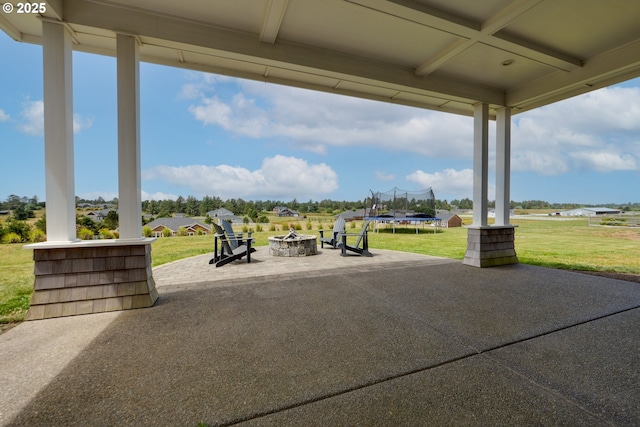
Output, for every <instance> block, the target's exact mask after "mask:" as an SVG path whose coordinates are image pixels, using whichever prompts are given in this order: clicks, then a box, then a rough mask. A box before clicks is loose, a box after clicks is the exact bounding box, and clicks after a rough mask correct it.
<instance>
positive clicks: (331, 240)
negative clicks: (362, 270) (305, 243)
mask: <svg viewBox="0 0 640 427" xmlns="http://www.w3.org/2000/svg"><path fill="white" fill-rule="evenodd" d="M318 231H319V232H320V247H321V248H324V244H325V243H326V244H328V245H329V246H331V247H332V248H333V249H336V248H337V247H338V243H340V235H341V234H342V233H344V218H338V219H337V220H336V222H335V223H334V224H333V232H332V233H331V237H324V230H318Z"/></svg>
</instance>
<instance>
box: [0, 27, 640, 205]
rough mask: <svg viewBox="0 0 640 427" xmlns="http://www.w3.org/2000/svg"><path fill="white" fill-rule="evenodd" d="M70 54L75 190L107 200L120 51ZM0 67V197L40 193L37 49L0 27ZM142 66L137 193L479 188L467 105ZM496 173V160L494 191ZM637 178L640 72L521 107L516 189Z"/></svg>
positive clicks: (280, 196) (606, 192) (112, 179)
mask: <svg viewBox="0 0 640 427" xmlns="http://www.w3.org/2000/svg"><path fill="white" fill-rule="evenodd" d="M73 61H74V63H73V67H74V68H73V73H74V87H73V89H74V129H75V131H74V142H75V185H76V194H77V195H78V196H80V197H83V198H89V199H93V198H97V197H98V196H101V197H103V198H105V199H107V200H108V199H111V198H113V197H117V188H118V181H117V179H118V178H117V123H116V63H115V58H111V57H104V56H97V55H90V54H84V53H78V52H75V53H74V56H73ZM0 70H1V71H0V72H1V75H0V152H1V153H2V154H1V158H2V161H1V165H2V167H1V169H2V178H0V199H5V198H6V197H7V196H8V195H10V194H17V195H20V196H27V197H31V196H33V195H37V196H38V197H39V198H40V199H41V200H42V199H44V196H45V182H44V138H43V131H42V128H43V118H42V117H43V116H42V98H43V95H42V84H43V83H42V80H43V79H42V48H41V47H40V46H35V45H29V44H22V43H17V42H14V41H13V40H11V39H10V38H9V37H8V36H6V35H5V34H4V33H3V32H1V31H0ZM140 74H141V151H142V190H143V200H144V199H151V198H154V199H164V198H176V197H177V196H179V195H182V196H184V197H186V196H188V195H193V196H196V197H198V198H201V197H203V196H205V195H210V196H218V197H221V198H223V199H227V198H243V199H245V200H259V199H262V200H266V199H277V200H283V201H289V200H291V199H293V198H297V199H298V200H300V201H307V200H309V199H313V200H322V199H334V200H358V199H363V198H364V197H366V196H367V194H368V192H369V190H371V189H373V190H380V191H384V190H388V189H390V188H393V187H394V186H397V187H400V188H403V189H407V190H418V189H422V188H426V187H432V188H433V190H434V193H435V195H436V197H437V198H438V199H447V200H452V199H461V198H465V197H468V198H472V167H473V165H472V144H473V119H472V118H469V117H462V116H456V115H451V114H445V113H437V112H433V111H427V110H420V109H416V108H409V107H402V106H397V105H391V104H383V103H379V102H373V101H366V100H361V99H356V98H348V97H340V96H335V95H330V94H325V93H317V92H312V91H306V90H301V89H294V88H288V87H283V86H277V85H272V84H265V83H261V82H254V81H246V80H239V79H233V78H229V77H223V76H216V75H211V74H203V73H198V72H193V71H187V70H182V69H176V68H169V67H162V66H157V65H151V64H145V63H143V64H141V67H140ZM494 125H495V124H494V123H493V122H492V123H491V127H490V133H491V134H490V139H493V138H494V136H493V135H494V130H495V127H494ZM493 158H494V152H493V147H492V149H491V155H490V163H491V164H493ZM493 183H494V177H493V169H492V171H491V172H490V190H489V191H490V198H491V199H493V198H494V196H493V194H494V191H495V190H494V186H493ZM639 184H640V79H636V80H632V81H629V82H626V83H624V84H621V85H617V86H614V87H611V88H606V89H601V90H598V91H595V92H592V93H590V94H586V95H583V96H580V97H576V98H572V99H569V100H566V101H563V102H559V103H556V104H553V105H550V106H547V107H544V108H540V109H537V110H534V111H530V112H527V113H522V114H519V115H515V116H514V117H513V122H512V182H511V199H512V200H518V201H522V200H547V201H550V202H574V203H585V204H600V203H626V202H638V201H640V190H639V188H640V185H639Z"/></svg>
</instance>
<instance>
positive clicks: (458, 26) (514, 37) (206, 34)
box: [0, 0, 640, 115]
mask: <svg viewBox="0 0 640 427" xmlns="http://www.w3.org/2000/svg"><path fill="white" fill-rule="evenodd" d="M0 3H2V4H5V3H11V4H12V5H14V7H17V4H18V1H16V0H0ZM45 4H46V12H45V13H43V14H41V15H40V14H18V13H16V12H13V13H2V14H0V29H2V30H3V31H4V32H6V33H7V34H8V35H9V36H10V37H12V38H14V39H15V40H18V41H25V42H30V43H41V36H42V19H48V20H54V21H58V22H61V23H62V24H63V25H65V26H66V27H67V28H68V29H69V30H70V31H71V32H72V36H73V37H72V38H73V42H74V49H76V50H79V51H83V52H91V53H97V54H105V55H114V54H115V37H116V34H117V33H124V34H129V35H133V36H136V38H137V39H138V41H139V42H140V55H141V59H142V60H143V61H148V62H152V63H158V64H164V65H170V66H177V67H182V68H186V69H193V70H199V71H205V72H211V73H220V74H225V75H230V76H237V77H243V78H248V79H254V80H260V81H266V82H272V83H278V84H285V85H291V86H297V87H305V88H310V89H316V90H322V91H326V92H331V93H337V94H344V95H349V96H358V97H362V98H368V99H374V100H380V101H385V102H392V103H400V104H405V105H411V106H416V107H420V108H428V109H434V110H440V111H447V112H453V113H458V114H466V115H472V114H473V105H474V104H475V103H478V102H485V103H488V104H489V105H490V109H491V111H493V110H494V109H495V108H498V107H499V106H503V105H507V106H509V107H512V108H513V109H514V113H517V112H520V111H526V110H529V109H532V108H536V107H538V106H542V105H546V104H548V103H551V102H555V101H558V100H561V99H565V98H568V97H570V96H574V95H578V94H581V93H585V92H588V91H591V90H593V89H596V88H599V87H604V86H607V85H611V84H614V83H618V82H621V81H624V80H628V79H631V78H634V77H638V76H640V25H638V18H640V1H636V0H606V1H604V0H513V1H512V0H482V1H478V0H321V1H320V0H207V1H202V0H181V1H175V0H48V1H47V2H46V3H45Z"/></svg>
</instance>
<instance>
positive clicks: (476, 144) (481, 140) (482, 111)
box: [473, 103, 489, 227]
mask: <svg viewBox="0 0 640 427" xmlns="http://www.w3.org/2000/svg"><path fill="white" fill-rule="evenodd" d="M488 169H489V105H488V104H483V103H480V104H476V105H475V106H474V111H473V225H474V226H477V227H484V226H486V225H487V224H488V222H487V208H488V192H489V190H488V188H489V171H488Z"/></svg>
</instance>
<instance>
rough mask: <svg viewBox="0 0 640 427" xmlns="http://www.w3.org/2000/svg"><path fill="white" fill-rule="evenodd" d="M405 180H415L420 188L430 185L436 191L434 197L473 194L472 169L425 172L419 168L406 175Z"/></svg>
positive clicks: (467, 195)
mask: <svg viewBox="0 0 640 427" xmlns="http://www.w3.org/2000/svg"><path fill="white" fill-rule="evenodd" d="M406 179H407V181H411V182H415V183H416V184H419V185H420V187H422V188H427V187H431V188H433V190H434V192H435V191H437V192H438V193H437V194H436V198H438V199H440V198H443V196H442V195H447V196H451V197H456V198H464V197H471V195H472V194H473V170H472V169H462V170H459V171H458V170H455V169H445V170H443V171H441V172H435V173H427V172H423V171H421V170H418V171H415V172H413V173H411V174H409V175H407V176H406Z"/></svg>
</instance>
